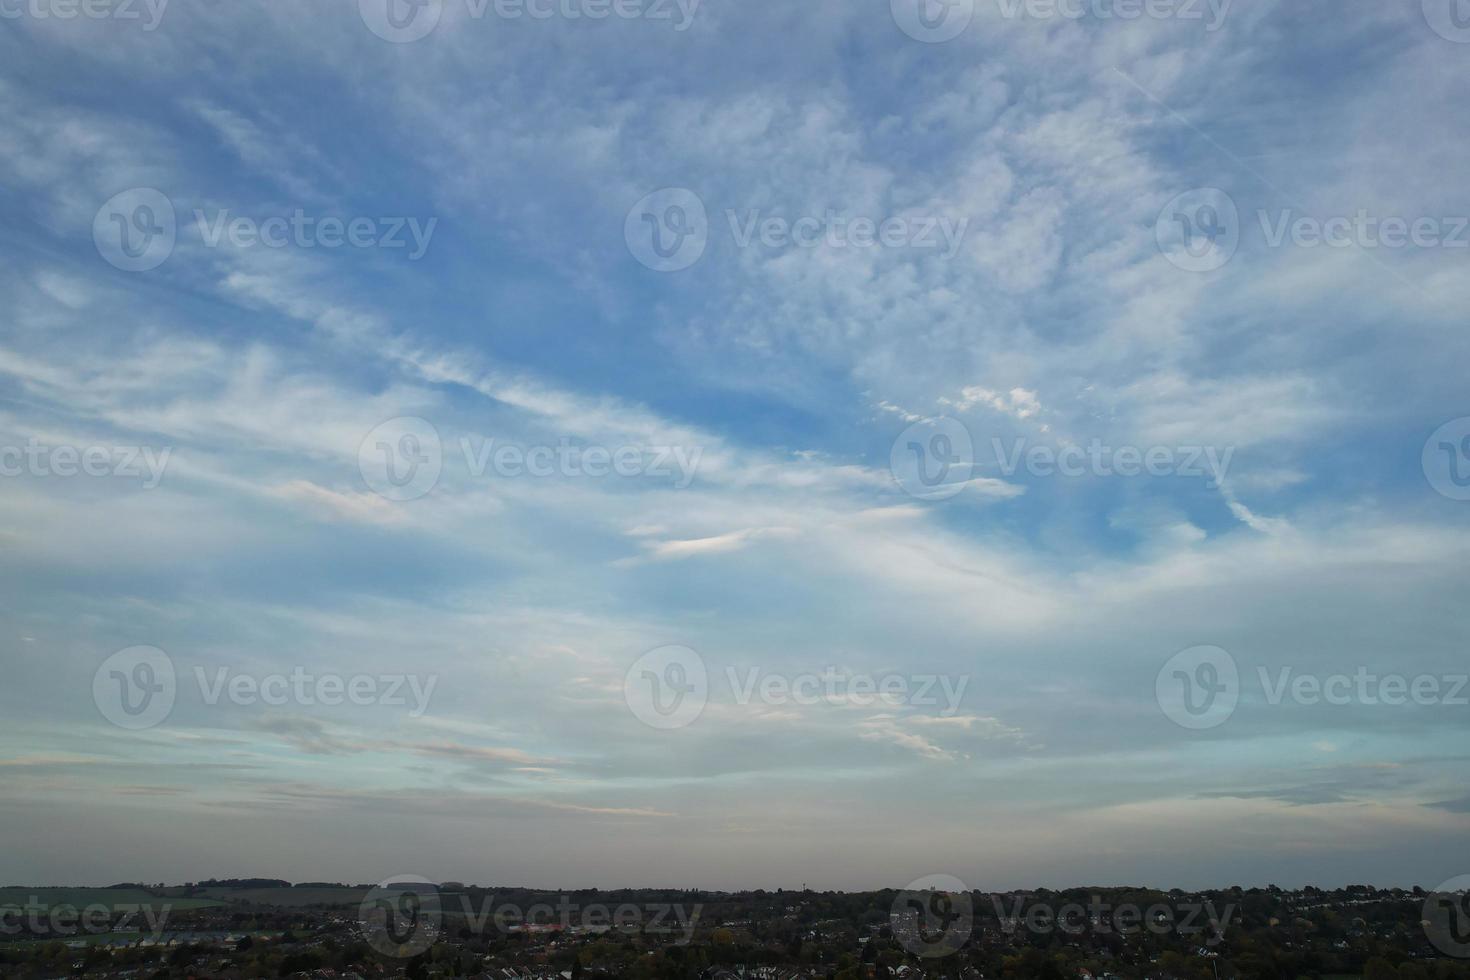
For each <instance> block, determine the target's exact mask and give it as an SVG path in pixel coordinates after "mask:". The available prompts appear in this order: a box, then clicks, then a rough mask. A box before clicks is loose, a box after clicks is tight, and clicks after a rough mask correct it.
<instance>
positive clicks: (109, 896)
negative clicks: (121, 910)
mask: <svg viewBox="0 0 1470 980" xmlns="http://www.w3.org/2000/svg"><path fill="white" fill-rule="evenodd" d="M219 904H220V903H219V901H218V900H216V899H213V898H204V897H200V896H194V897H192V898H182V897H179V896H175V895H169V894H167V890H165V893H164V894H162V895H153V894H150V893H149V892H147V891H144V890H143V889H141V888H0V908H6V907H11V908H13V907H16V906H19V907H21V908H26V907H28V906H31V905H39V906H41V907H43V908H52V907H55V906H62V905H69V906H71V907H73V908H78V909H81V908H85V907H86V906H88V905H106V906H109V907H111V908H116V907H117V906H120V905H137V906H142V905H147V906H151V907H155V908H162V907H163V906H165V905H167V906H170V907H171V908H175V909H199V908H208V907H210V906H212V905H219Z"/></svg>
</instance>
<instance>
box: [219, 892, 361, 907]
mask: <svg viewBox="0 0 1470 980" xmlns="http://www.w3.org/2000/svg"><path fill="white" fill-rule="evenodd" d="M367 893H368V889H366V888H206V889H204V890H203V891H201V892H199V893H198V896H196V897H207V898H208V899H209V900H210V902H211V903H212V904H219V903H223V904H231V903H234V902H250V903H251V904H253V905H273V906H276V907H277V908H293V907H300V906H302V905H344V906H345V905H357V904H358V903H359V902H361V901H362V900H363V898H364V896H366V895H367Z"/></svg>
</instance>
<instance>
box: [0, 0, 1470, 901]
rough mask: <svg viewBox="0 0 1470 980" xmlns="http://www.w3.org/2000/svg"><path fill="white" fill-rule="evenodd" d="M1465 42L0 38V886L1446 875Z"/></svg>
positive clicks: (1278, 34)
mask: <svg viewBox="0 0 1470 980" xmlns="http://www.w3.org/2000/svg"><path fill="white" fill-rule="evenodd" d="M1458 3H1459V0H1423V2H1422V3H1421V0H1386V2H1382V3H1371V4H1370V3H1362V4H1344V3H1341V2H1336V0H1282V2H1275V0H1254V2H1250V3H1245V2H1235V3H1224V2H1223V0H1217V2H1214V3H1209V2H1206V0H1150V2H1149V3H1148V4H1147V5H1146V6H1145V5H1144V4H1142V3H1138V2H1133V0H1085V2H1075V0H1063V2H1061V3H1060V4H1058V3H1053V2H1049V0H951V2H949V3H946V4H940V3H938V2H935V0H892V2H888V0H808V2H804V3H795V4H783V3H776V2H765V0H701V2H699V3H694V2H693V0H683V2H682V3H678V2H674V0H618V2H617V3H616V4H613V3H609V2H607V0H601V2H600V0H556V2H555V3H552V2H549V0H526V2H524V3H521V2H517V0H499V2H495V0H488V2H483V3H482V2H480V0H423V2H421V3H418V4H417V5H411V4H410V3H409V2H408V0H361V2H358V0H322V2H320V3H311V4H288V3H264V2H254V0H239V2H229V3H222V2H212V0H172V2H171V3H164V2H162V0H146V2H145V0H126V2H124V0H117V2H113V0H105V2H104V0H91V2H87V3H86V4H80V3H73V2H71V0H0V120H3V125H0V254H3V262H0V295H3V304H0V310H3V313H0V324H3V326H0V582H3V588H0V665H3V668H4V670H3V674H4V683H3V684H0V787H3V789H0V819H3V823H4V825H5V827H6V829H7V839H8V840H9V841H10V843H11V844H12V845H13V846H8V847H6V848H5V849H4V853H3V855H0V883H4V884H34V885H41V884H97V885H101V884H107V883H111V882H116V881H133V880H144V881H171V882H173V881H192V880H198V879H202V878H207V877H229V876H272V877H282V878H288V879H292V880H331V881H352V882H363V881H374V880H379V879H382V878H386V877H388V876H390V875H403V874H413V875H420V876H423V877H427V878H429V879H431V880H443V879H453V880H458V881H466V882H478V883H482V884H489V885H496V884H499V885H507V884H525V885H536V886H543V887H583V886H597V887H615V886H629V887H632V886H678V887H700V888H724V889H736V888H755V887H765V888H776V887H787V888H795V887H800V886H802V885H803V884H806V885H809V886H811V887H814V888H846V889H857V888H878V887H903V885H904V884H905V883H907V882H910V881H913V880H916V879H919V878H921V877H923V876H927V875H932V874H948V875H953V876H955V877H958V878H959V879H961V881H963V882H965V883H966V884H968V885H970V886H971V887H974V888H984V889H1009V888H1021V887H1035V886H1043V885H1044V886H1052V887H1057V886H1068V885H1087V884H1097V885H1105V884H1138V885H1151V886H1157V887H1176V886H1177V887H1185V888H1198V887H1220V886H1227V885H1232V884H1241V885H1245V886H1250V885H1265V884H1267V883H1275V884H1278V885H1281V886H1283V887H1290V886H1297V885H1301V884H1305V883H1312V884H1317V885H1319V886H1324V887H1326V886H1333V885H1341V884H1347V883H1358V882H1363V883H1374V884H1379V885H1406V886H1407V885H1412V884H1421V885H1424V886H1426V887H1429V886H1432V885H1434V884H1436V883H1437V882H1439V881H1441V880H1443V879H1445V878H1449V877H1451V876H1453V875H1456V874H1461V873H1466V872H1470V868H1467V867H1463V866H1447V864H1446V856H1447V855H1453V854H1460V855H1462V856H1463V854H1464V850H1465V849H1464V843H1465V841H1466V839H1467V837H1466V835H1467V831H1470V796H1467V795H1466V793H1467V791H1466V777H1467V775H1470V765H1467V759H1470V753H1467V749H1466V745H1467V743H1466V738H1465V736H1466V733H1467V729H1470V725H1467V720H1470V706H1467V699H1470V688H1465V689H1462V687H1463V685H1464V675H1465V674H1466V672H1467V671H1470V661H1467V657H1466V640H1467V634H1470V628H1467V623H1466V618H1465V614H1464V613H1465V610H1466V609H1467V608H1470V586H1467V581H1466V575H1465V570H1466V568H1467V567H1470V565H1467V561H1470V502H1467V498H1470V487H1467V484H1470V480H1467V479H1466V474H1470V420H1467V417H1470V397H1467V395H1466V391H1465V372H1466V367H1467V365H1470V335H1467V333H1466V331H1465V329H1464V328H1465V315H1466V312H1467V310H1470V278H1467V276H1466V262H1467V259H1470V230H1467V227H1470V219H1467V218H1466V217H1465V216H1467V215H1470V186H1467V184H1466V182H1465V181H1464V179H1463V177H1464V161H1465V160H1466V158H1467V154H1470V127H1467V125H1466V118H1467V117H1466V115H1465V111H1464V106H1465V105H1466V103H1467V98H1470V71H1467V67H1470V20H1467V18H1466V17H1465V16H1464V15H1465V13H1466V11H1465V10H1464V9H1462V8H1461V7H1459V6H1457V4H1458ZM1396 685H1397V686H1396ZM875 691H876V692H878V693H876V694H875V693H874V692H875ZM1405 691H1408V692H1409V693H1408V694H1407V695H1406V694H1405Z"/></svg>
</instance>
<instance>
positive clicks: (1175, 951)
mask: <svg viewBox="0 0 1470 980" xmlns="http://www.w3.org/2000/svg"><path fill="white" fill-rule="evenodd" d="M119 899H125V901H120V900H119ZM1441 899H1444V900H1445V901H1446V902H1447V903H1448V905H1451V906H1453V905H1457V904H1460V903H1462V902H1463V898H1462V897H1461V896H1453V897H1451V896H1435V895H1431V894H1429V893H1426V892H1424V891H1423V890H1422V889H1419V888H1415V889H1401V888H1394V889H1377V888H1372V887H1369V886H1353V887H1348V888H1342V889H1335V890H1322V889H1318V888H1312V887H1307V888H1303V889H1300V890H1283V889H1280V888H1277V887H1275V886H1268V887H1265V888H1240V887H1233V888H1225V889H1221V890H1210V891H1204V892H1185V891H1182V890H1179V889H1173V890H1170V891H1167V892H1163V891H1154V890H1150V889H1142V888H1076V889H1066V890H1060V891H1052V890H1047V889H1037V890H1034V891H1024V892H1019V891H1012V892H1004V893H994V892H985V891H976V892H940V891H935V890H930V889H929V888H927V887H926V888H925V889H924V890H883V891H875V892H855V893H848V892H830V891H813V890H809V889H803V890H799V891H797V890H782V889H777V890H775V891H764V890H757V891H748V892H717V891H698V890H681V889H628V890H616V891H600V890H594V889H587V890H572V891H560V892H555V891H545V890H537V889H526V888H482V887H478V886H473V885H464V884H462V883H459V882H438V883H429V882H426V881H423V880H422V879H390V880H389V881H388V882H384V883H381V884H378V885H356V886H353V885H345V884H335V883H320V882H315V883H312V882H308V883H300V884H295V885H292V884H291V883H289V882H286V881H281V880H275V879H231V880H225V881H214V880H211V881H205V882H198V883H189V884H186V885H181V886H167V885H162V884H157V885H142V884H124V885H116V886H112V887H110V888H107V889H44V888H34V889H26V888H6V889H0V973H3V975H4V976H6V977H16V978H25V980H42V978H44V980H52V978H62V977H67V978H87V980H174V978H178V980H185V978H198V980H205V978H210V980H237V978H256V977H298V978H313V980H373V978H395V977H405V978H415V980H422V978H429V977H446V978H447V977H465V978H474V980H612V978H625V977H626V978H631V980H931V978H946V980H987V978H1012V977H1015V978H1047V980H1053V978H1057V980H1059V978H1096V980H1108V978H1112V980H1133V978H1144V980H1169V978H1180V980H1192V978H1199V980H1217V978H1225V977H1248V978H1256V977H1280V978H1290V980H1295V978H1300V977H1313V978H1318V977H1320V978H1347V977H1363V978H1366V980H1389V978H1400V980H1449V978H1459V977H1470V958H1464V953H1465V952H1470V950H1466V949H1464V948H1463V947H1461V946H1457V945H1455V940H1456V939H1463V938H1464V937H1463V936H1461V935H1458V934H1457V933H1454V930H1453V925H1455V924H1458V920H1455V922H1454V923H1452V924H1451V933H1452V934H1451V935H1450V936H1448V937H1445V936H1438V935H1436V933H1435V929H1434V925H1435V922H1434V921H1433V920H1434V919H1435V918H1436V913H1435V911H1434V905H1435V902H1436V901H1439V900H1441ZM1446 911H1447V912H1453V911H1456V910H1455V909H1451V908H1447V909H1446Z"/></svg>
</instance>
